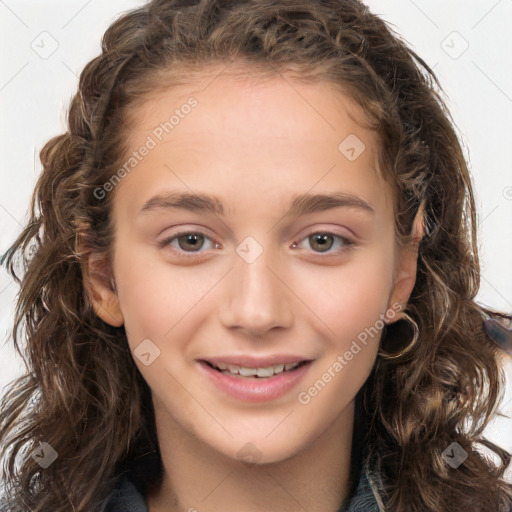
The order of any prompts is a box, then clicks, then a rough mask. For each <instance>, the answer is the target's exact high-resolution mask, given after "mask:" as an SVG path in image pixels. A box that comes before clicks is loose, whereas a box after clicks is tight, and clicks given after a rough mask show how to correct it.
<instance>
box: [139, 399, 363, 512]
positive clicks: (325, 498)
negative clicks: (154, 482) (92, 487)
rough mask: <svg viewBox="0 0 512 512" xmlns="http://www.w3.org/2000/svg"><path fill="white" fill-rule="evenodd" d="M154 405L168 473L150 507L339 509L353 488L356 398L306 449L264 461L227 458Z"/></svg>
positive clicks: (230, 511)
mask: <svg viewBox="0 0 512 512" xmlns="http://www.w3.org/2000/svg"><path fill="white" fill-rule="evenodd" d="M155 409H156V412H155V421H156V427H157V433H158V442H159V447H160V454H161V457H162V462H163V467H164V475H163V480H162V484H161V486H159V487H158V488H157V489H154V490H153V491H152V492H150V493H149V494H148V496H147V504H148V509H149V512H200V511H202V510H208V511H210V512H217V511H218V512H220V511H222V512H238V511H240V510H243V511H244V512H259V511H261V510H266V511H268V512H274V511H275V512H278V511H279V512H295V511H297V510H298V509H300V510H307V511H308V512H338V511H339V509H340V506H341V503H342V502H343V500H345V499H346V497H347V496H348V495H349V493H350V489H351V485H352V480H351V474H350V466H351V447H352V434H353V422H354V402H352V403H351V404H349V405H348V406H347V407H346V408H345V409H344V410H343V411H342V413H341V414H340V415H339V416H338V417H336V418H335V420H334V421H333V422H332V423H331V425H330V426H329V427H328V428H327V429H326V430H325V431H324V432H323V434H322V435H321V436H319V437H318V438H316V439H315V440H314V441H313V442H312V443H310V445H308V447H307V448H306V449H304V450H302V451H300V452H298V453H296V454H295V455H293V456H292V457H290V458H288V459H286V460H283V461H279V462H273V463H266V464H258V463H254V464H249V463H246V462H242V461H239V460H234V459H232V458H230V457H227V456H225V455H224V454H222V453H219V452H218V451H216V450H214V449H212V448H211V447H210V446H208V445H206V444H205V443H203V442H202V441H201V440H198V439H197V438H196V437H193V436H191V435H190V434H189V433H188V432H187V431H184V430H183V429H182V428H180V427H179V426H178V425H177V424H176V423H175V422H174V421H173V420H172V419H171V418H170V417H169V416H168V415H165V414H164V413H162V411H161V409H160V410H158V408H155Z"/></svg>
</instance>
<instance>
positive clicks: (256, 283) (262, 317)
mask: <svg viewBox="0 0 512 512" xmlns="http://www.w3.org/2000/svg"><path fill="white" fill-rule="evenodd" d="M227 279H228V282H227V287H226V289H225V290H224V292H225V293H226V295H225V296H224V297H223V298H222V299H221V301H222V302H221V313H220V314H221V321H222V323H223V325H224V326H225V327H226V328H228V329H238V330H241V331H244V332H245V333H246V334H247V335H248V336H252V337H262V336H264V335H265V334H266V333H267V332H269V331H270V330H272V329H276V328H289V327H291V326H292V324H293V318H294V317H293V312H292V300H293V293H292V291H291V288H290V284H289V283H287V279H286V276H285V275H284V273H283V271H282V270H280V266H279V263H278V261H277V258H273V257H272V255H271V254H270V251H263V253H262V254H260V256H259V257H258V258H257V259H256V260H255V261H253V262H251V263H249V262H247V261H245V260H244V259H243V258H242V257H238V256H237V258H236V260H235V266H234V268H233V270H232V271H231V272H229V274H228V276H227Z"/></svg>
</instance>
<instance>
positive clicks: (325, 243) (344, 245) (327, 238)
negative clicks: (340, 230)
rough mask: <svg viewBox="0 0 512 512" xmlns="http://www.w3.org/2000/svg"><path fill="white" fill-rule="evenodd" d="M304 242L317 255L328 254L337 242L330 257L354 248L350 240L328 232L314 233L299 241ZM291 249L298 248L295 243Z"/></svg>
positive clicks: (353, 243)
mask: <svg viewBox="0 0 512 512" xmlns="http://www.w3.org/2000/svg"><path fill="white" fill-rule="evenodd" d="M306 240H307V241H308V242H309V245H310V247H311V248H312V249H313V250H315V252H319V253H327V252H329V250H330V249H331V248H332V247H333V246H335V245H336V240H337V241H338V244H337V247H338V248H337V249H335V250H334V251H331V252H330V255H336V254H340V253H342V252H345V251H347V250H349V249H350V248H352V247H354V246H355V242H353V241H352V240H349V239H348V238H346V237H344V236H341V235H337V234H335V233H330V232H329V231H315V232H314V233H311V234H309V235H308V236H306V237H305V238H303V239H302V240H301V241H302V242H304V241H306ZM340 242H341V243H340ZM293 247H298V244H297V242H294V243H293ZM316 249H318V251H316Z"/></svg>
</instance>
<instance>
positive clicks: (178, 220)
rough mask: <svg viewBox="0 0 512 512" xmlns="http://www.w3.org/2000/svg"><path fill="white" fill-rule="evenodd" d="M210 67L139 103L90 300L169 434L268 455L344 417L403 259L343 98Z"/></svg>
mask: <svg viewBox="0 0 512 512" xmlns="http://www.w3.org/2000/svg"><path fill="white" fill-rule="evenodd" d="M218 73H219V71H218V70H215V69H213V70H212V71H211V73H210V72H205V75H204V77H203V78H202V82H201V83H200V84H199V85H198V87H197V88H196V87H194V88H193V90H192V88H186V87H185V86H180V88H175V89H173V90H170V91H167V92H165V93H160V94H158V95H155V96H153V97H151V98H149V99H148V101H147V102H146V103H145V104H144V105H143V106H140V107H139V108H138V110H137V112H136V114H137V115H135V116H134V119H136V121H134V123H133V124H132V128H131V131H130V134H129V136H130V137H129V144H130V154H132V151H137V152H138V155H139V156H140V159H139V157H137V164H136V165H135V166H133V168H131V169H130V171H129V172H126V173H123V174H126V175H125V176H124V177H123V178H122V180H121V182H120V183H119V184H118V185H117V186H116V189H115V191H114V192H115V200H114V205H113V219H114V225H115V245H114V257H113V274H114V278H115V283H116V293H114V292H112V291H111V290H109V289H107V288H101V287H100V285H99V284H95V285H94V284H93V285H94V286H96V290H97V291H98V293H97V294H96V295H95V296H96V299H95V301H96V302H95V304H96V307H97V311H98V314H99V315H100V316H102V318H103V319H104V320H105V321H107V322H109V323H111V324H113V325H122V324H124V326H125V328H126V331H127V336H128V342H129V345H130V348H131V350H132V354H133V357H134V361H135V364H136V365H137V366H138V368H139V370H140V372H141V373H142V375H143V376H144V378H145V380H146V381H147V383H148V385H149V386H150V388H151V390H152V395H153V400H154V405H155V409H156V414H157V415H158V416H159V417H161V418H165V421H166V422H167V424H168V425H170V426H172V429H173V431H174V432H181V433H186V435H188V436H191V437H193V438H194V439H195V440H196V441H197V442H199V443H203V444H204V446H207V447H209V448H210V449H213V450H216V451H217V452H219V453H222V454H224V455H226V456H228V457H232V458H240V457H241V456H244V450H250V449H253V450H254V449H256V450H258V458H259V461H260V462H272V461H278V460H283V459H285V458H287V457H290V456H292V455H293V454H296V453H299V452H300V451H301V450H304V449H305V448H307V447H308V446H309V445H310V444H311V443H312V442H313V441H314V440H315V439H317V438H318V437H319V436H322V435H323V434H325V433H326V432H327V430H328V428H330V426H332V425H335V424H336V423H337V422H338V423H339V424H342V423H343V421H344V420H347V418H351V415H352V414H353V409H352V406H353V401H354V398H355V395H356V393H357V391H358V390H359V389H360V388H361V386H362V385H363V384H364V382H365V380H366V379H367V377H368V375H369V373H370V371H371V368H372V366H373V364H374V361H375V357H376V353H377V349H378V344H379V339H380V331H379V333H378V334H375V331H376V330H378V328H379V327H380V328H382V318H383V316H384V315H385V314H386V312H388V319H389V318H393V317H394V320H396V319H397V318H398V317H399V314H398V311H399V309H400V308H401V307H402V305H405V303H406V302H407V299H408V296H409V294H410V292H411V290H412V287H413V285H414V276H415V271H416V258H415V257H414V253H410V252H401V251H399V250H398V249H397V247H396V245H395V240H394V226H393V199H392V195H391V191H390V188H389V186H388V185H387V184H386V183H385V182H384V181H383V180H382V179H381V178H380V177H379V172H378V169H377V150H378V146H377V139H376V135H375V133H373V132H372V131H369V130H368V129H366V128H365V127H364V123H363V113H362V111H361V110H360V109H359V107H358V106H357V105H356V104H355V103H354V101H353V100H351V99H350V98H349V97H348V96H345V95H343V94H341V93H340V92H339V91H336V90H334V88H333V87H332V86H330V85H329V84H326V83H324V84H315V85H303V84H298V83H296V82H295V83H293V82H292V81H291V80H290V79H288V80H284V79H283V78H281V77H279V78H275V79H271V80H267V81H265V82H257V81H251V80H245V81H243V80H241V79H236V78H234V77H232V76H231V77H230V76H227V75H222V74H221V75H218ZM217 75H218V76H217ZM215 77H216V78H215ZM214 78H215V79H214ZM291 84H293V87H292V85H291ZM191 97H193V98H194V99H193V100H191V99H190V98H191ZM185 105H189V107H185ZM173 113H175V114H176V115H175V116H174V117H175V118H174V119H172V120H171V123H172V126H171V125H170V124H169V119H170V116H171V115H172V114H173ZM166 121H167V122H168V124H167V125H165V122H166ZM162 123H164V124H162ZM347 137H348V138H347ZM143 146H146V148H148V149H147V151H146V150H143V149H142V148H143ZM180 194H189V195H190V194H196V195H201V196H208V198H205V197H202V198H199V199H197V198H196V199H194V198H191V197H190V196H189V197H186V196H181V197H180ZM313 196H315V197H313ZM376 328H377V329H376ZM372 329H373V330H372ZM364 333H366V336H365V334H364ZM369 333H371V334H369ZM363 340H365V341H363ZM356 347H358V348H359V350H358V349H357V348H356ZM350 354H352V355H351V356H350ZM285 363H288V364H289V365H292V364H297V363H300V366H299V367H298V368H296V369H293V367H290V366H288V368H289V370H288V371H282V370H284V369H285V368H286V367H285V366H283V365H284V364H285ZM212 365H214V366H216V367H217V368H220V369H223V368H226V367H227V369H225V370H224V372H225V373H222V372H221V371H220V370H219V369H214V368H213V367H212ZM229 365H231V366H232V368H231V370H232V371H235V372H236V371H238V368H237V367H239V366H244V367H248V368H255V369H256V370H258V369H259V370H258V371H259V375H258V376H257V377H255V376H247V377H243V376H240V375H239V376H233V375H231V374H228V373H230V370H229ZM269 367H272V369H270V368H269ZM244 371H245V370H244ZM272 372H277V373H275V374H274V375H273V376H272V377H268V375H270V374H272ZM249 373H251V372H250V371H249ZM252 373H254V372H252ZM319 381H320V383H319ZM315 390H316V391H315ZM292 412H293V414H292ZM283 418H284V419H283ZM276 425H277V427H276ZM247 443H251V445H249V444H247ZM249 447H250V448H249ZM249 455H250V454H249Z"/></svg>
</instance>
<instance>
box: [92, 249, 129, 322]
mask: <svg viewBox="0 0 512 512" xmlns="http://www.w3.org/2000/svg"><path fill="white" fill-rule="evenodd" d="M84 287H85V290H86V293H87V295H88V297H89V300H90V301H91V304H92V306H93V309H94V311H95V313H96V314H97V315H98V316H99V317H100V318H101V319H102V320H103V321H104V322H106V323H107V324H109V325H112V326H114V327H121V326H122V325H123V323H124V317H123V314H122V312H121V308H120V304H119V298H118V296H117V292H116V289H115V285H114V280H113V278H112V275H111V271H110V269H109V265H108V264H107V263H106V262H105V261H104V260H103V259H100V258H97V257H96V258H95V257H94V256H91V257H90V258H89V259H88V261H87V267H86V269H85V272H84Z"/></svg>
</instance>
